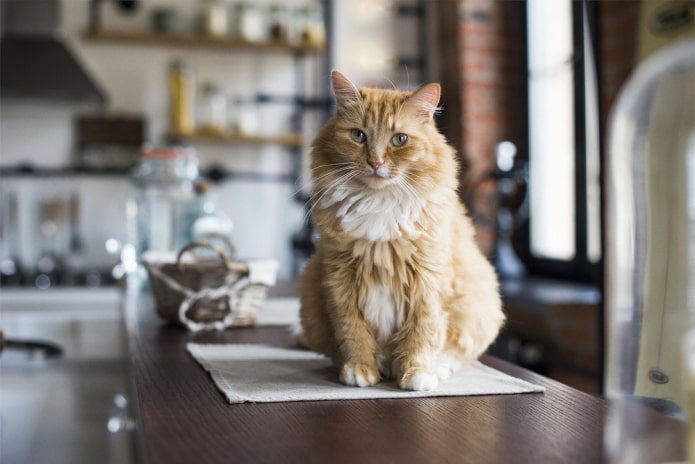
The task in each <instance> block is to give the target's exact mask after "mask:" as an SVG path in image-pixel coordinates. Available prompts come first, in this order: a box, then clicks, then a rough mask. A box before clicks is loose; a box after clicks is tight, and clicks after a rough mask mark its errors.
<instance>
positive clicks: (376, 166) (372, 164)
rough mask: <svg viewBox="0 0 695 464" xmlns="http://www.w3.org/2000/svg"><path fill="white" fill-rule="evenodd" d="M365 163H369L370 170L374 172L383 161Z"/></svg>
mask: <svg viewBox="0 0 695 464" xmlns="http://www.w3.org/2000/svg"><path fill="white" fill-rule="evenodd" d="M367 163H369V165H370V166H371V167H372V169H374V170H375V171H376V170H377V169H379V168H380V167H381V166H382V165H383V164H384V161H383V160H379V159H376V160H367Z"/></svg>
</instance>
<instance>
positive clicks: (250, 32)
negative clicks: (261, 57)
mask: <svg viewBox="0 0 695 464" xmlns="http://www.w3.org/2000/svg"><path fill="white" fill-rule="evenodd" d="M235 20H236V28H235V29H236V32H237V35H238V36H239V38H240V39H241V40H245V41H248V42H258V41H261V40H263V39H264V38H265V37H266V34H265V30H264V27H263V14H262V13H261V11H260V10H259V9H258V7H257V6H256V5H253V4H250V3H239V4H238V5H237V6H236V16H235Z"/></svg>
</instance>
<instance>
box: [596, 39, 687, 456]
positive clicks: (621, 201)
mask: <svg viewBox="0 0 695 464" xmlns="http://www.w3.org/2000/svg"><path fill="white" fill-rule="evenodd" d="M693 50H695V40H692V39H691V40H689V41H686V42H682V43H680V44H677V45H673V46H671V47H668V48H665V49H663V50H662V51H660V52H658V53H657V54H655V55H653V56H652V57H650V58H649V59H648V60H647V61H645V62H644V63H643V64H642V65H640V67H639V68H638V69H637V71H636V72H635V73H634V75H633V76H632V77H631V78H630V80H629V81H628V82H627V84H626V86H625V87H624V88H623V90H622V92H621V95H620V97H619V100H618V103H617V106H616V108H615V111H614V113H613V115H612V120H611V133H610V146H609V150H610V164H609V172H608V180H609V182H608V187H609V188H608V191H607V207H608V214H607V215H606V218H607V220H608V223H607V225H606V226H607V228H606V233H607V235H606V311H607V318H606V320H607V327H606V332H607V340H608V351H607V359H606V375H605V377H606V393H607V395H608V397H609V399H610V409H609V416H608V424H607V427H606V437H605V443H606V451H607V457H608V459H609V461H610V462H612V463H630V464H640V463H653V462H661V461H662V460H664V457H663V456H657V455H656V454H655V453H656V452H657V450H659V449H662V447H659V446H653V445H654V444H655V443H657V442H659V441H660V440H661V439H665V438H666V435H665V434H667V433H669V432H668V431H667V430H663V429H660V428H658V427H654V426H652V422H651V420H650V418H653V417H654V415H655V414H667V415H670V416H673V417H675V418H678V419H680V420H685V421H688V423H689V424H690V427H691V430H692V424H693V423H694V420H695V416H694V415H693V414H692V413H693V409H692V407H693V404H695V403H693V397H692V394H693V390H695V376H694V374H695V370H693V369H691V368H689V367H688V366H690V365H693V364H695V347H693V346H692V344H690V346H689V345H688V343H687V342H688V340H689V339H690V337H691V335H690V332H691V331H692V327H693V315H695V53H693ZM652 409H654V410H656V411H658V412H654V411H652ZM694 439H695V436H693V434H692V433H691V438H690V442H693V441H694ZM690 459H691V461H690V462H693V461H692V460H693V459H695V453H691V455H690Z"/></svg>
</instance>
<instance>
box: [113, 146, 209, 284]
mask: <svg viewBox="0 0 695 464" xmlns="http://www.w3.org/2000/svg"><path fill="white" fill-rule="evenodd" d="M197 178H198V157H197V155H196V153H195V151H194V150H193V149H191V148H185V147H175V148H145V149H144V150H143V151H142V157H141V160H140V163H139V164H138V165H137V166H136V167H135V169H134V170H133V171H132V173H131V176H130V182H129V186H128V198H127V201H126V228H127V240H128V245H127V246H128V250H127V251H126V253H125V254H124V256H127V259H126V261H127V262H124V263H123V266H124V269H125V271H126V272H129V273H130V272H133V271H138V272H137V273H138V275H140V276H142V275H144V273H143V272H142V267H141V265H140V259H141V258H142V254H143V253H145V252H147V251H159V252H178V251H179V250H180V249H181V248H182V247H183V246H184V245H186V244H187V242H188V238H189V237H188V233H187V232H188V219H189V217H190V212H191V209H192V207H193V204H194V201H195V197H196V193H195V191H194V188H193V187H194V185H195V181H196V179H197Z"/></svg>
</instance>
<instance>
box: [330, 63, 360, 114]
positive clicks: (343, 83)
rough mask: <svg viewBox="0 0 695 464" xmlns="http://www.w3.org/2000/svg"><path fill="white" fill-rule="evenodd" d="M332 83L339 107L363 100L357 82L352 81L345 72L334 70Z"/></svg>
mask: <svg viewBox="0 0 695 464" xmlns="http://www.w3.org/2000/svg"><path fill="white" fill-rule="evenodd" d="M331 85H332V87H333V94H334V95H335V99H336V101H337V102H338V109H340V108H344V107H346V106H348V105H350V104H352V103H355V102H361V101H362V96H361V95H360V91H359V90H357V87H355V84H353V83H352V82H350V79H348V78H347V76H345V74H343V73H340V72H338V71H336V70H333V72H331Z"/></svg>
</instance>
